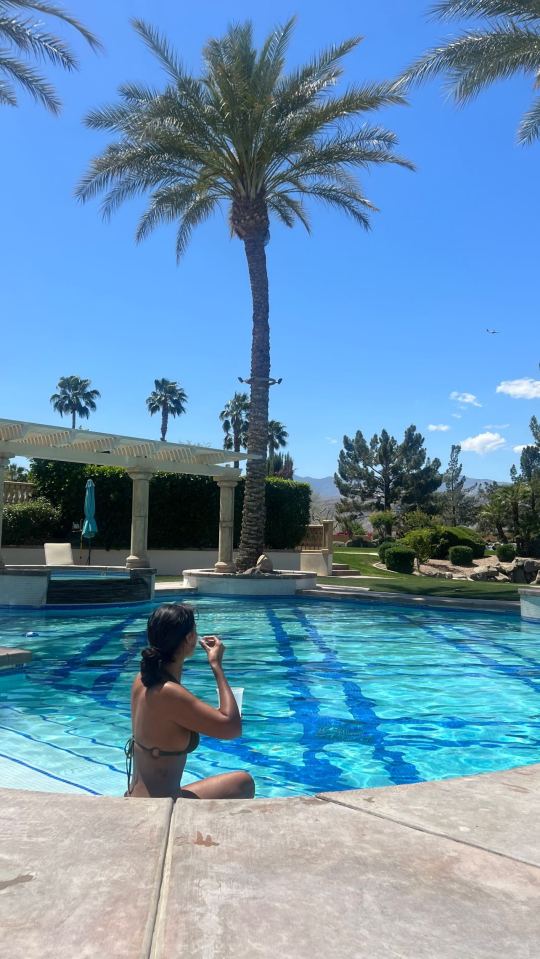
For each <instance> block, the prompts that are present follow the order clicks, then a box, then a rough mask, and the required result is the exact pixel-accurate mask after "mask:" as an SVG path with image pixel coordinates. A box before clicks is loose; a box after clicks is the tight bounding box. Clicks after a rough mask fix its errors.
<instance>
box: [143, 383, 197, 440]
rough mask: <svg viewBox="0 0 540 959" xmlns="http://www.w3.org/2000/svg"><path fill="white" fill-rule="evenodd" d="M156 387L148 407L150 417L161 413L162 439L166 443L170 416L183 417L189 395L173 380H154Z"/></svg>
mask: <svg viewBox="0 0 540 959" xmlns="http://www.w3.org/2000/svg"><path fill="white" fill-rule="evenodd" d="M154 387H155V389H154V390H153V392H152V393H150V396H149V397H147V400H146V405H147V407H148V411H149V413H150V416H153V415H154V413H161V439H162V440H163V442H165V438H166V436H167V428H168V426H169V416H181V414H182V413H185V412H186V403H187V394H186V392H185V391H184V390H183V389H182V387H181V386H178V383H175V382H174V381H173V380H165V379H163V380H154Z"/></svg>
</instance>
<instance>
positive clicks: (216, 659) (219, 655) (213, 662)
mask: <svg viewBox="0 0 540 959" xmlns="http://www.w3.org/2000/svg"><path fill="white" fill-rule="evenodd" d="M199 642H200V644H201V646H202V648H203V649H204V651H205V653H206V655H207V656H208V662H209V664H210V666H221V660H222V659H223V653H224V652H225V646H224V645H223V643H222V642H221V640H220V639H219V637H218V636H203V637H202V638H201V639H200V640H199Z"/></svg>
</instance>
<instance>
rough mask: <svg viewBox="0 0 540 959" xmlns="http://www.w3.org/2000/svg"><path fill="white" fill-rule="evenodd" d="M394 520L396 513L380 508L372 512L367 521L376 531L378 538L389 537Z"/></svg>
mask: <svg viewBox="0 0 540 959" xmlns="http://www.w3.org/2000/svg"><path fill="white" fill-rule="evenodd" d="M395 521H396V514H395V513H393V512H392V510H389V509H387V510H380V511H379V512H376V513H372V514H371V516H370V517H369V522H370V523H371V525H372V526H373V529H374V530H375V532H376V533H377V535H378V536H379V538H380V539H390V538H391V536H392V530H393V528H394V523H395Z"/></svg>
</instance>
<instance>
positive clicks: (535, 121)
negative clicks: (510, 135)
mask: <svg viewBox="0 0 540 959" xmlns="http://www.w3.org/2000/svg"><path fill="white" fill-rule="evenodd" d="M539 138H540V97H537V98H536V100H534V101H533V105H532V107H531V109H530V110H528V111H527V113H526V114H525V116H524V117H523V119H522V121H521V123H520V125H519V127H518V140H519V142H520V143H523V144H524V145H526V146H529V145H530V144H531V143H533V142H534V141H535V140H538V139H539Z"/></svg>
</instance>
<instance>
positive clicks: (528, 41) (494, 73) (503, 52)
mask: <svg viewBox="0 0 540 959" xmlns="http://www.w3.org/2000/svg"><path fill="white" fill-rule="evenodd" d="M433 15H434V16H435V17H437V18H438V19H441V20H448V19H450V18H454V17H482V18H485V19H486V20H487V21H488V23H487V25H486V26H485V27H483V28H482V29H478V28H475V29H471V30H469V31H467V32H466V33H462V34H461V35H460V36H458V37H456V38H455V39H453V40H450V41H449V42H448V43H445V44H444V46H440V47H434V48H433V49H431V50H428V52H427V53H425V54H424V55H423V56H422V57H421V58H420V59H419V60H417V61H416V63H413V64H412V66H411V67H409V68H408V69H407V70H406V71H405V72H404V73H403V75H402V76H401V78H400V80H399V81H398V83H397V85H396V89H400V87H402V86H404V85H409V84H411V83H418V82H421V81H423V80H427V79H429V78H430V77H432V76H436V75H438V74H446V76H447V77H448V80H449V86H450V90H451V92H452V94H453V96H454V97H455V99H456V100H457V102H458V103H460V104H461V103H466V102H467V101H468V100H471V99H472V98H473V97H475V96H476V94H477V93H479V92H480V90H482V89H483V88H484V87H487V86H489V84H491V83H493V82H494V81H496V80H501V79H506V78H508V77H511V76H513V75H514V74H517V73H530V74H532V77H533V81H534V86H535V87H538V86H539V84H540V0H443V2H441V3H438V4H437V5H436V6H435V7H434V8H433ZM539 136H540V97H536V98H535V100H533V104H532V106H531V108H530V110H529V111H528V112H527V113H526V114H525V115H524V117H523V118H522V120H521V123H520V125H519V128H518V140H519V142H520V143H523V144H530V143H532V142H533V140H536V139H538V137H539Z"/></svg>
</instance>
